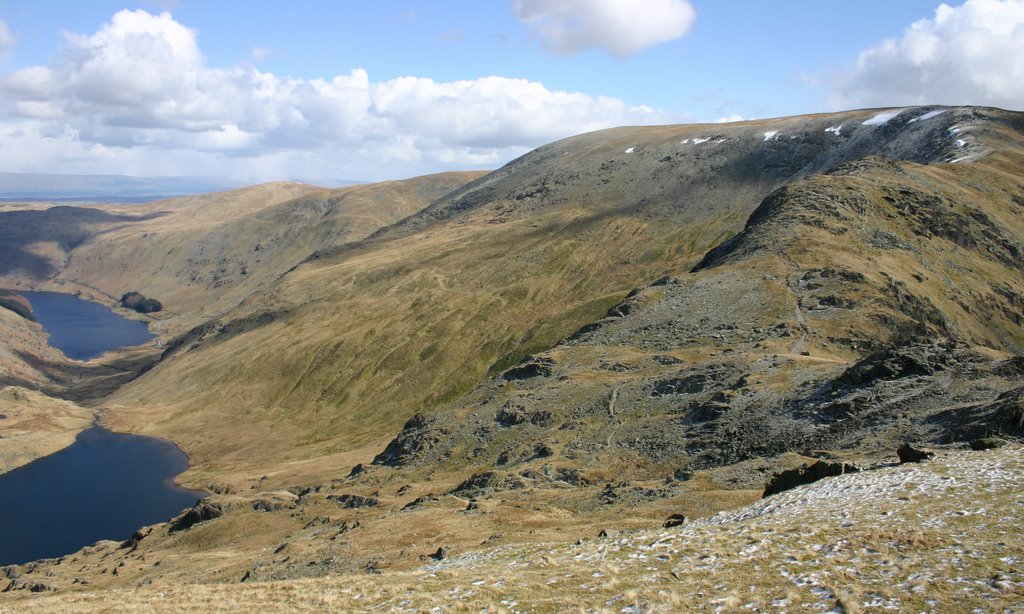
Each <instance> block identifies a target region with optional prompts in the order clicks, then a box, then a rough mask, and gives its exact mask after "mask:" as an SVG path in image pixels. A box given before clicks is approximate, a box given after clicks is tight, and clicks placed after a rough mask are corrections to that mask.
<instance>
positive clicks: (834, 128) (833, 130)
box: [825, 125, 843, 136]
mask: <svg viewBox="0 0 1024 614" xmlns="http://www.w3.org/2000/svg"><path fill="white" fill-rule="evenodd" d="M842 131H843V127H842V126H841V125H840V126H829V127H828V128H825V132H831V133H832V134H834V135H836V136H839V133H840V132H842Z"/></svg>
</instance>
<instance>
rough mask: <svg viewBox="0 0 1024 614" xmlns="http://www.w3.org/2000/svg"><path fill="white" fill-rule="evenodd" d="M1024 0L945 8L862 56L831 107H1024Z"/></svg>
mask: <svg viewBox="0 0 1024 614" xmlns="http://www.w3.org/2000/svg"><path fill="white" fill-rule="evenodd" d="M1021 58H1024V0H967V2H965V3H964V4H963V5H962V6H959V7H951V6H949V5H946V4H941V5H939V7H938V8H937V9H936V11H935V16H934V18H932V19H921V20H920V21H917V22H915V23H913V24H911V25H910V26H909V27H908V28H907V29H906V30H905V31H904V32H903V36H902V37H900V38H897V39H890V40H886V41H884V42H882V43H881V44H879V45H877V46H875V47H872V48H871V49H868V50H866V51H864V52H862V53H861V54H860V57H859V59H858V62H857V67H856V69H854V70H853V71H852V72H851V73H850V74H847V75H844V76H843V77H842V78H841V79H839V81H838V82H837V83H836V85H835V92H834V95H833V97H832V99H831V101H830V104H831V105H832V106H834V107H837V108H848V107H854V106H898V105H910V104H981V105H992V106H999V107H1008V108H1014V109H1022V108H1024V62H1022V61H1021Z"/></svg>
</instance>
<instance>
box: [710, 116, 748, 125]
mask: <svg viewBox="0 0 1024 614" xmlns="http://www.w3.org/2000/svg"><path fill="white" fill-rule="evenodd" d="M741 121H745V120H744V119H743V116H742V115H740V114H739V113H733V114H731V115H726V116H723V117H719V118H718V119H716V120H715V123H718V124H731V123H733V122H741Z"/></svg>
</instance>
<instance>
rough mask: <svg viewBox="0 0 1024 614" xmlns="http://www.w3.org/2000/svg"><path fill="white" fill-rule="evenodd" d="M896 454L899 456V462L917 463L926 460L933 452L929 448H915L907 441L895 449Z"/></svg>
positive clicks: (933, 454)
mask: <svg viewBox="0 0 1024 614" xmlns="http://www.w3.org/2000/svg"><path fill="white" fill-rule="evenodd" d="M896 456H898V457H900V464H903V463H919V462H921V461H923V460H928V459H929V458H931V457H932V456H935V453H934V452H932V451H931V450H926V449H924V448H915V447H914V446H912V445H910V444H909V443H905V444H903V445H902V446H900V447H899V449H898V450H896Z"/></svg>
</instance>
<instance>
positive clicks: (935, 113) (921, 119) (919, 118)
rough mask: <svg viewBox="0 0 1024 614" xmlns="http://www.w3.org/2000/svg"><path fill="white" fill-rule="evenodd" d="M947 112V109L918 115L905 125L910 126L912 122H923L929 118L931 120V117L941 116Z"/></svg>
mask: <svg viewBox="0 0 1024 614" xmlns="http://www.w3.org/2000/svg"><path fill="white" fill-rule="evenodd" d="M948 110H949V109H939V110H938V111H928V112H927V113H925V114H924V115H918V116H917V117H915V118H914V119H912V120H910V121H909V122H907V123H908V124H912V123H914V122H923V121H924V120H926V119H931V118H933V117H935V116H937V115H942V114H943V113H945V112H946V111H948Z"/></svg>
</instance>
